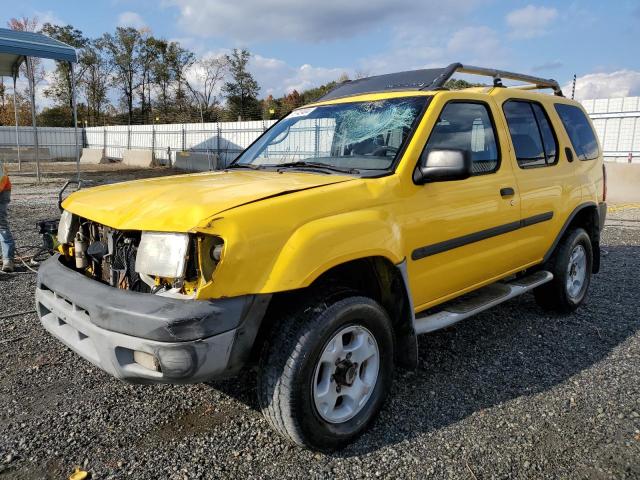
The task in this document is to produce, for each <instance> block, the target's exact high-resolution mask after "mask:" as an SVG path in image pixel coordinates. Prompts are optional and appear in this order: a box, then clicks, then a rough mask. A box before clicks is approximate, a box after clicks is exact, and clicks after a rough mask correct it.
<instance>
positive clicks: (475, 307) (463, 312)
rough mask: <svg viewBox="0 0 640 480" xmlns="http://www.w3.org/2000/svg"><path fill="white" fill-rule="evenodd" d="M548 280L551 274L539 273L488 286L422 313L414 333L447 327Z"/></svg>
mask: <svg viewBox="0 0 640 480" xmlns="http://www.w3.org/2000/svg"><path fill="white" fill-rule="evenodd" d="M551 280H553V274H552V273H551V272H547V271H539V272H535V273H533V274H531V275H528V276H526V277H522V278H517V279H515V280H511V281H509V282H505V281H500V282H496V283H492V284H491V285H487V286H486V287H482V288H480V289H478V290H475V291H473V292H470V293H467V294H466V295H463V296H462V297H459V298H456V299H454V300H451V301H450V302H447V303H445V304H444V305H441V306H439V307H436V308H438V311H436V312H434V309H430V310H428V311H427V312H426V313H423V314H418V315H416V321H415V329H416V333H417V334H418V335H419V334H422V333H429V332H433V331H435V330H440V329H441V328H445V327H448V326H449V325H453V324H454V323H457V322H459V321H460V320H464V319H465V318H469V317H471V316H472V315H475V314H477V313H480V312H483V311H485V310H487V309H489V308H491V307H494V306H496V305H498V304H500V303H502V302H506V301H507V300H510V299H512V298H514V297H517V296H518V295H522V294H523V293H526V292H528V291H529V290H532V289H534V288H536V287H539V286H540V285H543V284H545V283H547V282H550V281H551Z"/></svg>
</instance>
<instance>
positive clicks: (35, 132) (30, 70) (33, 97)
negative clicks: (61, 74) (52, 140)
mask: <svg viewBox="0 0 640 480" xmlns="http://www.w3.org/2000/svg"><path fill="white" fill-rule="evenodd" d="M33 75H34V72H33V65H32V64H31V57H27V77H28V80H29V93H30V96H31V122H32V124H33V146H34V148H35V151H36V181H37V182H38V183H40V152H39V150H40V149H39V146H38V126H37V125H36V92H35V90H36V86H35V81H34V78H33Z"/></svg>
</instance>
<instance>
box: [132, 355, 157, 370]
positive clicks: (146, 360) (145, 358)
mask: <svg viewBox="0 0 640 480" xmlns="http://www.w3.org/2000/svg"><path fill="white" fill-rule="evenodd" d="M133 361H134V362H136V363H137V364H138V365H140V366H142V367H144V368H148V369H149V370H153V371H154V372H161V371H162V370H161V369H160V362H159V361H158V359H157V358H156V357H155V355H152V354H150V353H147V352H141V351H140V350H134V351H133Z"/></svg>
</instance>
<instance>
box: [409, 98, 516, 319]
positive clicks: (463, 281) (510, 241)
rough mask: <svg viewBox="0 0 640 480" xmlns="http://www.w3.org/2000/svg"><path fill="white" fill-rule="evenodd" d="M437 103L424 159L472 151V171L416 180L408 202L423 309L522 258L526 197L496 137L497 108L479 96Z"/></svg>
mask: <svg viewBox="0 0 640 480" xmlns="http://www.w3.org/2000/svg"><path fill="white" fill-rule="evenodd" d="M485 99H486V97H485ZM438 100H439V98H438V97H436V98H435V99H434V102H433V104H432V105H431V108H438V109H439V111H440V115H439V118H438V120H437V122H436V124H435V125H434V127H433V129H432V131H431V134H430V135H429V138H428V140H427V142H426V145H425V148H424V151H423V153H422V155H421V159H424V158H426V153H427V152H428V151H429V150H430V149H457V150H460V149H463V150H468V151H470V152H471V157H472V162H473V175H472V176H471V177H470V178H468V179H465V180H455V181H442V182H432V183H427V184H425V185H416V186H415V188H413V189H412V192H413V194H412V195H410V196H409V198H407V199H406V203H405V209H404V210H405V215H407V216H406V218H405V222H404V225H405V226H406V231H405V234H406V236H405V238H406V239H407V242H408V245H407V247H408V250H409V252H410V254H411V256H410V258H408V272H409V281H410V286H411V290H412V293H413V297H414V298H413V300H414V305H415V307H416V310H417V311H419V310H423V309H425V308H428V307H430V306H432V305H434V304H436V303H441V302H442V301H445V300H447V299H448V298H452V297H454V296H456V295H458V294H460V293H462V292H463V291H468V290H472V289H473V288H477V287H480V286H482V285H483V284H486V283H490V282H491V281H492V280H493V279H498V278H499V277H501V276H504V275H505V273H507V272H510V271H512V270H514V269H516V268H517V267H518V266H520V265H522V262H523V260H522V255H521V253H520V252H519V248H520V246H519V245H518V242H517V235H516V233H515V232H516V231H517V229H518V227H519V226H520V205H519V196H518V193H517V190H516V183H515V178H514V173H513V167H512V163H511V161H510V156H509V154H508V148H509V147H508V143H507V141H506V139H504V138H502V137H503V136H499V135H498V134H497V129H496V120H497V121H498V122H502V120H501V119H500V117H499V115H498V112H497V111H496V109H497V107H496V106H495V104H494V103H493V102H487V101H481V100H476V99H473V98H469V99H456V100H450V101H448V102H446V101H445V100H440V101H438ZM438 104H440V105H438ZM501 125H502V123H501Z"/></svg>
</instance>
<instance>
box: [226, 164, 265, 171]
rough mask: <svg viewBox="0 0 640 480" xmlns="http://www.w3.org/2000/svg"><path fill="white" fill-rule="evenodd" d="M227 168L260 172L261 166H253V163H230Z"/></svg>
mask: <svg viewBox="0 0 640 480" xmlns="http://www.w3.org/2000/svg"><path fill="white" fill-rule="evenodd" d="M227 168H250V169H251V170H260V169H261V168H263V167H262V165H254V164H253V163H232V164H231V165H229V166H228V167H227Z"/></svg>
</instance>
